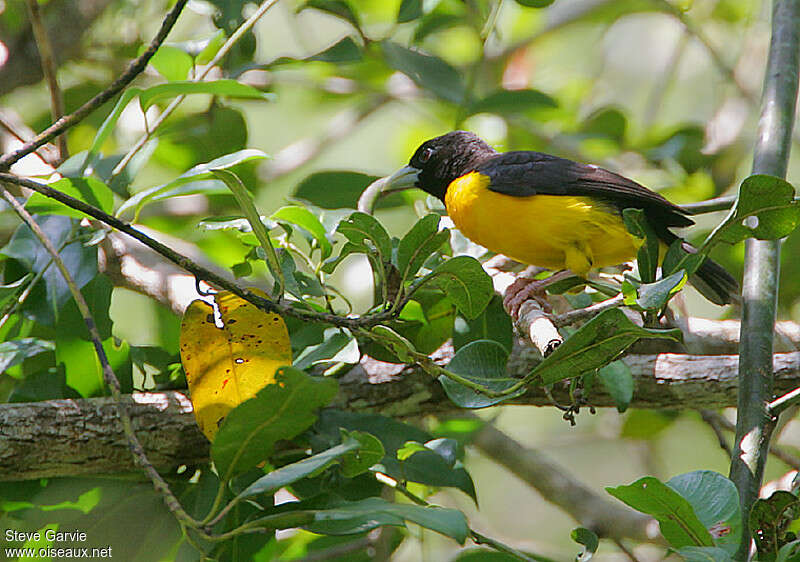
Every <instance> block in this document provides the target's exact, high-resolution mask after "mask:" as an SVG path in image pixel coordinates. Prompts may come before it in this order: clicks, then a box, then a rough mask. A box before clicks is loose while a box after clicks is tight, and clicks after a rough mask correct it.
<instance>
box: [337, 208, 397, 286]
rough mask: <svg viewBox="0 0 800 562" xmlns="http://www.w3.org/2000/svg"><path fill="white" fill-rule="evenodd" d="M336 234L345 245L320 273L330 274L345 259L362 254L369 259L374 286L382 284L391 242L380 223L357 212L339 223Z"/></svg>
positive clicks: (390, 253)
mask: <svg viewBox="0 0 800 562" xmlns="http://www.w3.org/2000/svg"><path fill="white" fill-rule="evenodd" d="M336 232H338V233H339V234H342V235H343V236H344V237H345V238H347V243H345V245H344V246H342V249H341V250H340V251H339V255H338V256H337V257H336V258H332V259H329V260H327V261H326V262H325V264H324V265H323V267H322V271H324V272H325V273H332V272H333V270H334V269H335V268H336V266H338V265H339V264H340V263H341V261H342V260H343V259H344V258H345V257H347V256H348V255H350V254H352V253H362V254H366V256H367V258H368V259H369V263H370V265H371V266H372V271H373V274H374V275H375V277H376V284H380V283H382V281H383V278H384V276H385V264H388V263H389V261H390V259H391V255H392V241H391V239H390V238H389V234H388V233H387V232H386V229H385V228H383V226H382V225H381V223H379V222H378V221H377V220H376V219H375V217H373V216H371V215H368V214H366V213H361V212H358V211H357V212H355V213H353V214H352V215H350V216H349V217H348V218H346V219H344V220H343V221H341V222H340V223H339V226H337V227H336Z"/></svg>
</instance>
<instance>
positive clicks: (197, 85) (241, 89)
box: [139, 79, 275, 111]
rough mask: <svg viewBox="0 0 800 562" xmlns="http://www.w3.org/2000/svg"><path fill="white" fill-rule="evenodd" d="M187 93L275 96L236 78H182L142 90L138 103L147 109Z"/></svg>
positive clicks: (252, 97) (243, 96)
mask: <svg viewBox="0 0 800 562" xmlns="http://www.w3.org/2000/svg"><path fill="white" fill-rule="evenodd" d="M188 94H212V95H215V96H227V97H231V98H243V99H260V100H272V99H274V97H275V96H274V94H269V93H265V92H262V91H260V90H257V89H256V88H253V87H252V86H248V85H247V84H242V83H241V82H237V81H236V80H229V79H221V80H214V81H212V82H194V81H192V80H183V81H180V82H168V83H166V84H158V85H156V86H151V87H150V88H147V89H146V90H143V91H142V92H140V93H139V104H140V105H141V106H142V111H147V109H148V108H149V107H150V106H151V105H153V104H154V103H156V102H158V101H161V100H163V99H168V98H174V97H177V96H185V95H188Z"/></svg>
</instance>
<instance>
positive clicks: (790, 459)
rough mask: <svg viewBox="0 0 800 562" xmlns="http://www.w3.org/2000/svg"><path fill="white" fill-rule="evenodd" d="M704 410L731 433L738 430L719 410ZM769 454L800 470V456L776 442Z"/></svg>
mask: <svg viewBox="0 0 800 562" xmlns="http://www.w3.org/2000/svg"><path fill="white" fill-rule="evenodd" d="M704 411H705V412H706V414H705V415H707V416H710V417H713V418H714V423H716V424H717V425H718V426H719V427H721V428H722V429H724V430H725V431H730V432H731V433H734V432H735V431H736V426H735V425H734V424H733V423H731V422H729V421H728V420H727V419H725V418H724V417H723V416H721V415H720V414H718V413H717V412H713V411H710V410H704ZM769 454H770V455H772V456H773V457H775V458H776V459H778V460H781V461H783V462H784V463H786V464H787V465H788V466H790V467H792V468H794V469H795V470H800V457H797V456H795V455H793V454H792V453H790V452H789V451H787V450H785V449H783V448H782V447H780V446H778V445H776V444H775V443H770V445H769Z"/></svg>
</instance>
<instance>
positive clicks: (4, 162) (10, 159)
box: [0, 0, 187, 171]
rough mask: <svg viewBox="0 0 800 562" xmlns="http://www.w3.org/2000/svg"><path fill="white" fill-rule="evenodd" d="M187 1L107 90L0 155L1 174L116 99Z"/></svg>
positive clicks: (172, 12) (179, 2) (181, 2)
mask: <svg viewBox="0 0 800 562" xmlns="http://www.w3.org/2000/svg"><path fill="white" fill-rule="evenodd" d="M186 2H187V0H177V2H175V5H174V6H173V7H172V10H170V12H169V14H167V17H166V18H164V21H163V22H162V24H161V29H159V30H158V33H157V34H156V36H155V37H154V38H153V40H152V41H151V42H150V45H149V46H148V47H147V50H146V51H145V52H144V53H142V54H141V56H139V57H137V58H136V59H134V61H133V62H131V64H130V65H129V66H128V68H127V70H126V71H125V72H123V73H122V74H121V75H120V76H119V78H117V79H116V80H114V82H113V83H112V84H111V85H110V86H109V87H108V88H106V89H105V90H103V91H102V92H100V93H99V94H97V95H96V96H94V97H93V98H92V99H90V100H89V101H87V102H86V103H84V104H83V105H82V106H80V107H79V108H78V109H76V110H75V111H73V112H72V113H70V114H69V115H65V116H64V117H61V118H60V119H59V120H58V121H56V122H55V123H53V124H52V125H50V126H49V127H47V128H46V129H45V130H44V131H42V132H41V133H39V134H38V135H36V137H34V138H33V139H32V140H30V141H28V142H26V143H25V144H24V145H22V147H20V148H18V149H17V150H15V151H13V152H9V153H7V154H4V155H3V156H1V157H0V171H6V170H8V169H9V168H10V167H11V166H12V165H13V164H14V163H16V162H18V161H19V160H20V159H22V158H24V157H25V156H27V155H28V154H30V153H31V152H33V151H35V150H36V149H37V148H39V147H40V146H42V145H43V144H45V143H47V142H50V141H51V140H52V139H54V138H56V137H57V136H58V135H60V134H62V133H63V132H64V131H66V130H67V129H69V128H70V127H73V126H75V125H76V124H77V123H79V122H80V121H82V120H83V119H84V118H85V117H86V116H87V115H89V114H90V113H91V112H93V111H94V110H95V109H97V108H98V107H100V106H101V105H103V104H104V103H106V102H107V101H108V100H110V99H111V98H113V97H114V96H116V95H117V94H118V93H119V92H121V91H122V90H123V89H124V88H125V87H126V86H127V85H128V84H130V83H131V82H132V81H133V79H134V78H136V77H137V76H138V75H139V74H140V73H141V72H142V71H143V70H144V69H145V68H146V67H147V63H148V62H149V61H150V59H151V58H152V57H153V55H154V54H155V53H156V51H157V50H158V48H159V47H160V46H161V43H163V42H164V40H165V39H166V38H167V35H168V34H169V32H170V30H171V29H172V27H173V26H174V25H175V22H176V21H177V20H178V16H179V15H180V13H181V11H182V10H183V7H184V6H185V5H186Z"/></svg>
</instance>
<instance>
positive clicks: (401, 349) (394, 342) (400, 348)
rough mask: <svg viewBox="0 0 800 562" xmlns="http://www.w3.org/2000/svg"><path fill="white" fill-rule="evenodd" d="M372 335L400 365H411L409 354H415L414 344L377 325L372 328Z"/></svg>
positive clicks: (411, 358) (387, 328)
mask: <svg viewBox="0 0 800 562" xmlns="http://www.w3.org/2000/svg"><path fill="white" fill-rule="evenodd" d="M371 332H372V334H374V336H375V337H377V338H378V341H379V342H380V344H381V345H382V346H383V347H385V348H386V349H388V350H389V352H390V353H391V354H392V355H393V356H395V357H397V359H398V360H399V361H400V362H401V363H413V362H414V358H413V357H412V356H411V353H413V352H415V351H416V349H415V348H414V344H412V343H411V342H410V341H408V339H407V338H404V337H403V336H401V335H400V334H398V333H397V332H395V331H394V330H392V329H391V328H389V327H388V326H382V325H380V324H379V325H377V326H373V328H372V330H371Z"/></svg>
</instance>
